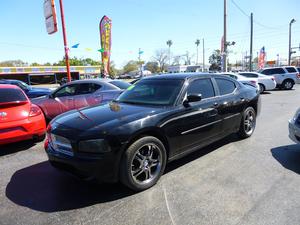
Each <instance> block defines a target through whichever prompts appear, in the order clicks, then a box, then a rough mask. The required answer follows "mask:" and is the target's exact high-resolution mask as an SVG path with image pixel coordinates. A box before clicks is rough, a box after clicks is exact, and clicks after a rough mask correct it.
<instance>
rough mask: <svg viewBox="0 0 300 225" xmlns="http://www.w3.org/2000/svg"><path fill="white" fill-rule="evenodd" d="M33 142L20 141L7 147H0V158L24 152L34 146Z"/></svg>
mask: <svg viewBox="0 0 300 225" xmlns="http://www.w3.org/2000/svg"><path fill="white" fill-rule="evenodd" d="M36 144H37V143H35V142H34V141H33V140H27V141H20V142H16V143H11V144H7V145H0V149H1V151H0V156H4V155H10V154H13V153H16V152H20V151H25V150H27V149H29V148H31V147H33V146H34V145H36Z"/></svg>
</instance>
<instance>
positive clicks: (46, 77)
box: [0, 66, 100, 85]
mask: <svg viewBox="0 0 300 225" xmlns="http://www.w3.org/2000/svg"><path fill="white" fill-rule="evenodd" d="M70 72H71V77H72V79H75V80H78V79H82V78H94V77H97V76H99V74H100V66H70ZM64 77H67V70H66V67H65V66H36V67H0V79H16V80H21V81H24V82H26V83H28V84H29V85H32V84H46V83H47V84H49V83H53V84H54V83H58V81H60V80H61V79H62V78H64Z"/></svg>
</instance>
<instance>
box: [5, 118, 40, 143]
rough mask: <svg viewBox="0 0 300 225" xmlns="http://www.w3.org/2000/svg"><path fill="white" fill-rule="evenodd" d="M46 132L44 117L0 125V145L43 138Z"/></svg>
mask: <svg viewBox="0 0 300 225" xmlns="http://www.w3.org/2000/svg"><path fill="white" fill-rule="evenodd" d="M45 132H46V122H45V118H44V115H43V114H41V115H38V116H35V117H30V118H27V119H24V120H20V121H13V122H7V123H2V124H0V145H3V144H9V143H13V142H17V141H23V140H28V139H32V138H34V137H40V136H43V135H44V134H45Z"/></svg>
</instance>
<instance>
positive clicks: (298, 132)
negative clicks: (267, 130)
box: [289, 120, 300, 144]
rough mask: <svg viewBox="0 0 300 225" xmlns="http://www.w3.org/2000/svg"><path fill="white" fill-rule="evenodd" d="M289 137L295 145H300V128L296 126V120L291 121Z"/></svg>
mask: <svg viewBox="0 0 300 225" xmlns="http://www.w3.org/2000/svg"><path fill="white" fill-rule="evenodd" d="M289 137H290V139H291V140H292V141H294V142H295V143H298V144H300V127H298V126H297V125H296V124H295V121H294V120H289Z"/></svg>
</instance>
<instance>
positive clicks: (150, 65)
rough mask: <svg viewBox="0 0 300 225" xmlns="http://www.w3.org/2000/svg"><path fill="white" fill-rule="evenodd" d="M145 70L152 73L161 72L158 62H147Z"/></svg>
mask: <svg viewBox="0 0 300 225" xmlns="http://www.w3.org/2000/svg"><path fill="white" fill-rule="evenodd" d="M145 68H146V70H149V71H151V73H159V72H160V71H159V70H160V69H159V67H158V63H157V62H147V63H146V65H145Z"/></svg>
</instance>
